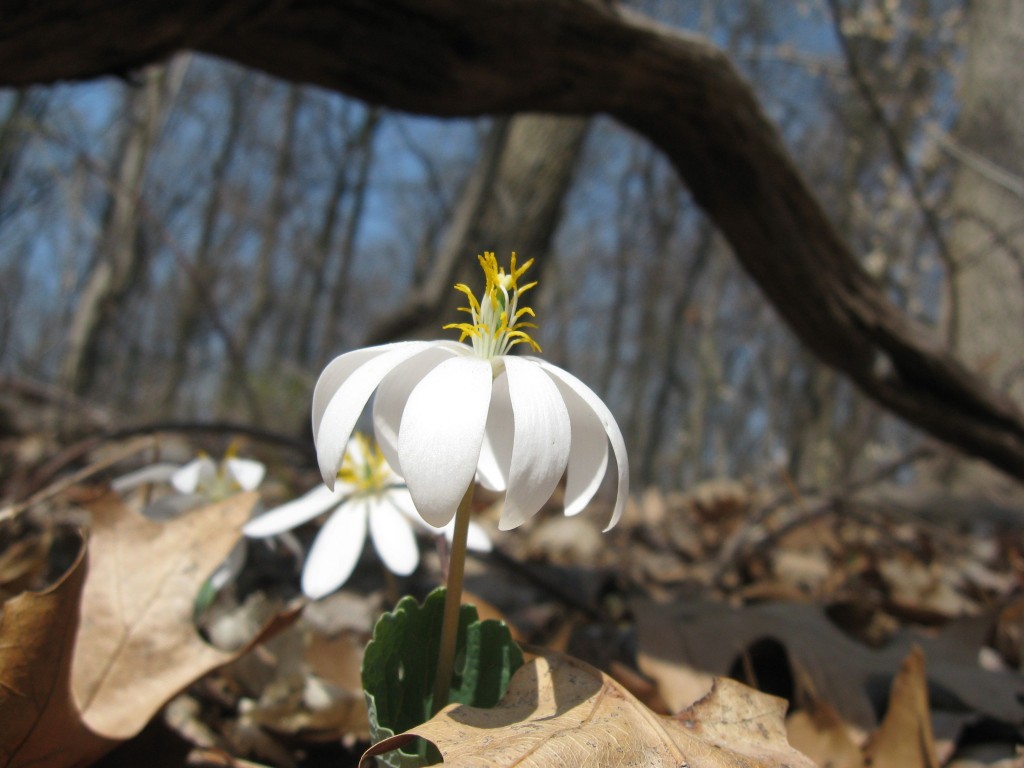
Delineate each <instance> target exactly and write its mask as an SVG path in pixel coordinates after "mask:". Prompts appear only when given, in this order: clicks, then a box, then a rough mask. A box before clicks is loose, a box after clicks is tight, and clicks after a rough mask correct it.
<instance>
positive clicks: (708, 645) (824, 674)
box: [631, 601, 1024, 731]
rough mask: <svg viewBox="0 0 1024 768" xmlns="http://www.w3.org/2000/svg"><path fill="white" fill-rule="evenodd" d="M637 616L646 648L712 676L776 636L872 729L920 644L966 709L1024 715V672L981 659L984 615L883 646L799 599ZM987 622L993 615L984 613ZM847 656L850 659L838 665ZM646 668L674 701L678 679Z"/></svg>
mask: <svg viewBox="0 0 1024 768" xmlns="http://www.w3.org/2000/svg"><path fill="white" fill-rule="evenodd" d="M631 609H632V612H633V615H634V616H635V617H636V622H637V640H638V644H639V652H640V654H642V655H643V656H644V657H650V658H653V659H657V660H659V661H660V662H661V664H662V665H668V666H669V667H670V666H672V665H678V666H690V667H693V668H696V669H699V670H703V671H706V672H709V673H711V674H713V675H723V674H727V673H728V672H729V670H730V669H731V668H732V666H733V663H734V662H735V660H736V659H737V658H739V657H741V656H742V655H743V654H745V653H746V652H747V650H748V649H749V648H750V647H751V646H752V645H753V644H754V643H756V642H758V641H761V640H766V639H770V640H775V641H777V642H778V643H780V644H781V645H782V647H783V648H784V649H785V652H786V656H787V658H788V660H789V664H790V667H791V668H792V669H793V671H794V673H795V674H797V675H798V676H799V679H800V682H801V683H802V684H807V685H809V686H810V687H811V689H812V691H813V692H814V693H816V694H817V695H818V696H819V697H820V698H822V699H827V700H828V702H829V704H831V705H832V706H833V707H834V708H835V709H836V711H837V712H838V713H839V715H840V717H842V718H843V719H844V720H846V721H847V722H849V723H852V724H854V725H856V726H857V727H859V728H862V729H864V730H865V731H868V730H873V729H874V728H875V726H876V725H877V720H876V717H875V706H876V704H877V705H882V704H884V701H885V693H886V691H885V688H884V687H883V686H880V685H879V684H878V683H879V681H885V682H886V683H887V681H888V680H890V679H891V678H892V677H893V676H894V674H895V671H896V670H897V669H898V667H899V664H900V662H901V660H902V659H903V658H904V657H905V656H906V655H907V653H908V652H909V650H910V649H911V648H912V647H913V646H914V645H915V644H917V645H920V646H921V647H922V648H924V650H925V652H926V653H927V655H928V658H929V659H930V660H931V667H930V669H929V673H928V676H929V680H930V682H931V683H932V685H933V686H935V687H936V689H937V690H941V691H942V693H943V695H944V696H945V698H947V699H948V700H949V701H950V702H954V703H955V707H956V710H957V711H960V712H963V713H967V714H969V713H971V712H977V713H981V714H983V715H987V716H988V717H991V718H993V719H995V720H998V721H1000V722H1005V723H1012V724H1016V723H1019V722H1021V721H1024V704H1022V699H1021V698H1020V697H1021V694H1024V675H1021V674H1020V673H1017V672H1002V673H994V672H990V671H988V670H985V669H983V668H981V666H980V665H979V664H978V649H979V647H980V646H981V644H982V641H983V639H984V636H985V633H986V632H987V622H986V621H984V620H963V621H960V622H954V623H951V624H949V625H948V626H946V627H944V628H943V630H942V632H941V633H939V634H938V635H936V636H935V637H925V636H922V635H917V634H913V633H909V632H906V633H903V634H900V635H898V636H897V637H895V638H894V639H893V640H892V642H890V644H889V645H888V646H887V647H885V648H884V649H882V650H874V649H871V648H868V647H866V646H864V645H862V644H861V643H859V642H857V641H855V640H853V639H852V638H851V637H849V636H848V635H846V634H844V633H843V632H842V631H841V630H840V629H838V628H837V627H836V626H835V625H834V624H832V622H830V621H829V620H828V618H827V617H826V616H825V615H824V612H823V611H822V609H821V608H819V607H817V606H813V605H807V604H798V603H765V604H759V605H751V606H746V607H743V608H734V607H731V606H728V605H723V604H721V603H713V602H702V601H691V602H686V603H678V604H672V605H664V604H659V603H654V602H652V601H634V602H633V603H631ZM981 618H982V619H983V618H984V617H981ZM840 660H841V663H839V661H840ZM641 668H642V669H643V670H644V672H645V673H646V674H648V675H650V676H651V677H652V678H655V679H657V680H658V682H659V684H661V685H662V695H663V696H665V697H666V700H668V699H669V697H670V696H671V694H670V693H669V691H668V688H669V687H671V685H672V683H671V679H670V678H667V677H664V678H663V677H661V673H660V672H659V669H658V668H656V667H654V666H651V665H650V664H645V665H644V666H642V667H641Z"/></svg>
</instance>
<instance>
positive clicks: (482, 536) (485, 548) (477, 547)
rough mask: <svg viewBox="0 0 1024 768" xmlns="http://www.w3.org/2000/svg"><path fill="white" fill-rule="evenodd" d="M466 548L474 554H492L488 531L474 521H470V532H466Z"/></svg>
mask: <svg viewBox="0 0 1024 768" xmlns="http://www.w3.org/2000/svg"><path fill="white" fill-rule="evenodd" d="M466 547H467V548H468V549H470V550H471V551H473V552H490V551H491V549H492V548H493V547H492V545H491V537H490V536H488V535H487V531H485V530H484V529H483V527H482V526H480V525H479V524H477V523H474V522H473V521H472V520H470V521H469V530H468V531H467V532H466Z"/></svg>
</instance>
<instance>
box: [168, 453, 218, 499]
mask: <svg viewBox="0 0 1024 768" xmlns="http://www.w3.org/2000/svg"><path fill="white" fill-rule="evenodd" d="M215 477H217V465H216V464H214V462H213V459H211V458H210V457H208V456H200V457H199V458H198V459H193V460H192V461H190V462H189V463H188V464H186V465H185V466H183V467H181V468H180V469H179V470H178V471H177V472H175V473H174V474H173V475H171V485H173V486H174V490H176V491H177V492H178V493H195V492H196V489H197V488H199V486H200V485H203V484H205V483H208V482H210V481H211V480H213V479H214V478H215Z"/></svg>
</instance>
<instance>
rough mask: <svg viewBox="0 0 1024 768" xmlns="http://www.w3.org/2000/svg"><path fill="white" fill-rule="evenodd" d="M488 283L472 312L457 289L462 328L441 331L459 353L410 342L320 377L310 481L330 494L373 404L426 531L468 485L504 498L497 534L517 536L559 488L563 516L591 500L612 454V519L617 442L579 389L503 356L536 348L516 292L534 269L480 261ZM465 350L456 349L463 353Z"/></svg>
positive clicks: (619, 458)
mask: <svg viewBox="0 0 1024 768" xmlns="http://www.w3.org/2000/svg"><path fill="white" fill-rule="evenodd" d="M479 261H480V266H481V267H482V268H483V271H484V275H485V277H486V284H485V287H484V292H483V295H482V296H481V297H480V299H479V300H478V299H477V298H476V296H474V295H473V292H472V291H471V290H470V289H469V288H468V287H467V286H465V285H461V284H460V285H457V286H455V288H456V290H458V291H460V292H462V293H464V294H465V295H466V297H467V299H468V303H469V306H467V307H463V308H462V311H463V312H467V313H468V314H469V315H470V321H469V322H465V323H458V324H454V325H451V326H446V327H447V328H455V329H457V330H459V331H461V332H462V336H461V338H460V340H459V342H454V341H408V342H398V343H394V344H384V345H382V346H377V347H369V348H366V349H357V350H354V351H352V352H349V353H347V354H344V355H341V356H340V357H337V358H335V359H334V360H333V361H332V362H331V363H330V364H329V365H328V366H327V368H325V369H324V372H323V373H322V374H321V376H320V380H319V381H318V382H317V385H316V390H315V391H314V393H313V435H314V438H315V440H316V448H317V458H318V461H319V464H320V472H321V474H322V475H323V478H324V481H325V482H326V483H327V485H328V487H329V488H332V489H333V488H334V487H335V482H336V478H337V476H338V470H339V469H340V468H341V467H342V465H343V461H344V456H345V447H346V445H347V443H348V440H349V437H350V435H351V434H352V430H353V429H354V427H355V424H356V421H357V420H358V418H359V416H360V414H361V412H362V410H363V408H364V407H365V406H366V403H367V401H368V400H369V399H370V397H371V395H373V394H374V392H376V398H375V399H374V404H373V424H374V430H375V432H376V437H377V442H378V443H379V444H380V448H381V451H382V452H383V455H384V456H385V457H386V459H387V461H388V462H389V463H390V464H391V466H392V467H394V469H395V471H397V472H399V473H400V474H401V475H402V476H403V477H404V478H405V482H406V484H407V485H408V489H409V493H410V495H411V497H412V501H413V503H414V504H415V506H416V510H417V511H418V512H419V514H420V515H421V516H422V517H423V519H424V520H425V521H426V522H427V523H429V524H430V525H433V526H437V527H441V526H444V525H446V524H447V523H448V522H449V521H450V520H451V519H452V516H453V515H454V513H455V510H456V507H457V506H458V505H459V502H460V500H461V499H462V497H463V495H464V494H465V493H466V490H467V488H468V487H469V485H470V483H472V482H473V480H474V478H478V479H479V481H480V482H481V484H482V485H484V486H485V487H488V488H490V489H491V490H496V491H505V494H506V495H505V504H504V509H503V511H502V513H501V519H500V521H499V524H498V527H499V528H501V529H502V530H508V529H510V528H515V527H516V526H518V525H520V524H522V523H523V522H525V521H526V520H528V519H529V518H530V517H532V516H533V515H534V514H536V513H537V511H538V510H539V509H540V508H541V506H542V505H543V504H544V503H545V502H546V501H547V500H548V499H549V498H550V496H551V494H552V492H553V491H554V490H555V487H556V486H557V485H558V482H559V480H560V479H561V478H562V476H563V474H565V476H566V488H565V513H566V514H568V515H573V514H576V513H578V512H580V511H581V510H582V509H583V508H584V507H585V506H586V505H587V503H588V502H589V501H590V500H591V498H593V496H594V494H595V493H596V491H597V488H598V486H599V485H600V484H601V481H602V479H603V478H604V475H605V470H606V469H607V466H608V445H609V443H610V444H611V448H612V452H613V454H614V457H615V463H616V466H617V469H618V491H617V495H616V499H615V508H614V510H613V512H612V516H611V520H610V521H609V523H608V525H607V527H606V529H605V530H607V529H608V528H611V527H612V526H614V525H615V524H616V523H617V522H618V520H619V517H620V516H621V514H622V510H623V508H624V506H625V502H626V496H627V494H628V491H629V480H628V478H629V466H628V462H627V458H626V446H625V442H624V441H623V439H622V433H621V432H620V431H619V427H618V425H617V424H616V423H615V419H614V417H613V416H612V414H611V412H610V411H609V410H608V407H607V406H606V405H605V404H604V403H603V402H602V401H601V399H600V398H599V397H598V396H597V395H596V394H594V392H593V391H592V390H591V389H590V388H589V387H587V386H586V385H585V384H583V383H582V382H581V381H580V380H579V379H577V378H576V377H574V376H572V375H571V374H569V373H567V372H566V371H564V370H562V369H561V368H559V367H557V366H554V365H551V364H550V363H547V362H545V361H544V360H541V359H540V358H537V357H525V356H524V357H520V356H513V355H510V354H509V352H510V351H511V349H512V347H514V346H516V345H519V344H526V345H527V346H529V347H530V348H532V349H533V350H534V351H537V352H539V351H540V347H538V345H537V344H536V343H535V342H534V340H533V339H531V338H530V336H529V335H528V333H527V329H530V328H535V327H536V326H534V325H533V324H532V323H530V322H528V321H525V320H524V319H523V318H524V317H527V316H528V317H533V316H534V313H533V310H532V309H530V308H529V307H526V306H520V299H521V298H522V296H523V294H525V293H526V292H527V291H529V290H530V289H531V288H533V287H534V286H535V285H536V283H535V282H533V283H528V284H526V285H520V282H519V281H520V279H521V278H522V276H523V274H524V273H525V272H526V271H527V270H528V269H529V268H530V266H531V264H532V263H533V260H532V259H531V260H530V261H528V262H526V263H525V264H523V265H522V266H518V267H517V265H516V256H515V254H514V253H513V254H512V260H511V264H510V267H509V271H508V273H506V272H505V270H504V269H503V268H501V267H499V266H498V262H497V259H496V258H495V256H494V254H493V253H485V254H484V255H483V256H480V257H479ZM467 340H468V341H469V343H465V342H466V341H467Z"/></svg>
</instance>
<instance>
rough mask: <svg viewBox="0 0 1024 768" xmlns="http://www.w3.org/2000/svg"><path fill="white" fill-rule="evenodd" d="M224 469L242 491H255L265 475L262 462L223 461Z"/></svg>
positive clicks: (265, 469) (231, 459)
mask: <svg viewBox="0 0 1024 768" xmlns="http://www.w3.org/2000/svg"><path fill="white" fill-rule="evenodd" d="M224 468H225V469H226V470H227V472H228V474H229V475H231V477H233V478H234V480H235V482H236V483H238V485H239V486H241V488H242V490H243V491H255V490H256V489H257V488H259V487H260V483H262V482H263V478H264V477H265V476H266V474H267V468H266V466H264V464H263V462H261V461H256V460H255V459H236V458H230V459H225V460H224Z"/></svg>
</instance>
